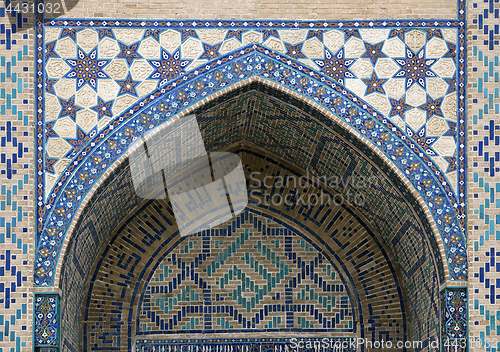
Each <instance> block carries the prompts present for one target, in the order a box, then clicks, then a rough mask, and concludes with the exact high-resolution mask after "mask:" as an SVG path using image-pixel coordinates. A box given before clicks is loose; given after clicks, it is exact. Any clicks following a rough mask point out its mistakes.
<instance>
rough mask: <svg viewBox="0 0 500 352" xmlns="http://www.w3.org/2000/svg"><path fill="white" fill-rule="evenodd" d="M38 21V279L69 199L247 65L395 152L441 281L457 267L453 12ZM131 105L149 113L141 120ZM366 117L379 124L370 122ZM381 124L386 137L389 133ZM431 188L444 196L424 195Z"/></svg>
mask: <svg viewBox="0 0 500 352" xmlns="http://www.w3.org/2000/svg"><path fill="white" fill-rule="evenodd" d="M200 26H201V27H203V29H199V28H200ZM241 28H244V29H241ZM291 28H293V29H291ZM37 30H38V32H39V33H40V34H42V33H43V36H41V38H42V39H39V41H38V43H39V48H40V50H39V51H38V55H39V56H40V57H42V58H43V55H42V54H41V52H44V53H45V54H44V57H45V61H44V65H45V66H43V65H38V66H39V67H40V68H41V66H43V70H41V71H40V74H39V75H38V80H39V83H40V86H43V87H44V89H40V90H39V96H44V98H45V99H43V103H41V104H39V107H40V108H39V110H38V112H39V113H38V121H39V127H38V130H39V131H40V134H39V138H38V143H39V145H40V146H42V147H43V153H39V158H38V169H39V171H40V172H41V173H42V174H43V175H44V178H43V179H41V180H40V182H41V183H42V184H43V185H44V187H40V188H39V189H38V220H37V222H38V235H39V236H38V243H37V244H38V250H37V260H36V264H35V265H36V270H35V276H36V277H35V284H36V285H48V286H50V285H53V283H54V274H55V273H54V268H55V267H56V265H57V261H58V257H59V254H60V248H61V245H62V243H63V241H64V237H65V233H66V231H67V229H68V226H69V224H70V222H71V219H72V218H73V216H74V213H75V210H76V209H77V208H78V206H79V204H81V202H82V200H83V199H84V197H85V194H86V193H87V192H88V191H89V190H90V188H91V187H92V185H93V184H94V182H95V181H96V180H97V179H98V178H99V177H100V175H101V174H102V173H103V172H104V171H105V169H106V168H107V167H108V166H109V165H110V164H112V163H113V162H114V160H116V159H117V158H118V157H119V156H120V155H121V154H123V152H125V150H126V147H127V145H129V144H130V143H131V142H132V141H133V140H135V138H136V137H137V136H138V135H141V134H142V133H144V131H145V130H146V129H151V128H153V127H154V126H156V125H159V124H160V123H162V122H163V121H165V119H168V118H169V117H171V116H173V115H175V113H177V112H180V111H182V110H183V109H185V108H187V107H189V106H191V105H193V104H195V103H196V102H197V101H199V100H201V99H203V98H204V97H206V96H210V95H211V94H213V93H216V92H217V91H219V90H221V89H224V88H225V87H229V86H231V85H233V84H235V83H237V82H239V81H241V80H243V79H247V78H249V77H252V76H259V77H262V78H264V79H266V80H268V81H271V82H272V81H274V82H278V83H279V84H281V85H283V86H285V87H287V88H289V89H291V90H292V91H295V92H297V93H299V94H301V95H303V96H305V97H307V98H309V99H311V100H313V101H315V102H317V103H318V104H320V105H321V106H323V107H325V108H327V109H328V110H331V111H333V112H334V113H335V114H336V115H337V116H339V117H340V118H341V119H343V120H344V121H345V122H347V123H348V124H349V125H351V126H352V127H353V128H355V129H356V130H358V132H359V133H360V135H365V136H366V137H367V138H368V139H369V140H370V141H371V143H372V145H373V147H375V148H379V149H380V150H381V151H383V152H384V153H385V154H386V156H387V157H388V158H390V159H392V161H393V162H394V164H395V165H397V166H398V168H399V169H400V170H401V172H402V173H403V174H405V175H406V177H408V178H409V179H410V180H411V182H412V183H413V185H414V187H415V188H416V189H417V191H418V192H419V193H420V194H421V195H422V197H423V198H424V199H425V201H426V203H427V204H428V206H429V208H430V209H431V211H432V214H433V217H434V219H435V222H436V223H437V224H438V228H439V231H440V233H441V237H442V240H443V242H444V246H445V252H446V255H447V260H448V266H449V272H450V274H449V275H450V279H452V280H466V279H467V258H466V254H465V239H464V235H463V232H462V229H463V226H464V220H465V217H464V205H465V203H464V189H465V183H464V180H465V178H464V177H465V176H464V171H465V170H464V163H463V161H464V158H463V156H464V142H463V138H464V133H463V128H464V124H463V112H464V108H463V104H464V103H463V97H464V95H463V78H464V77H463V73H464V72H463V67H464V62H465V61H464V50H463V48H464V47H463V45H464V36H463V31H464V23H463V22H460V21H449V22H446V21H422V22H411V21H405V22H392V21H388V22H379V21H377V22H368V21H364V22H291V21H288V22H276V23H272V22H263V23H260V22H244V23H242V22H228V21H223V22H206V23H196V22H195V21H188V22H185V23H184V22H181V21H172V22H167V21H161V22H150V21H127V22H125V21H116V22H106V21H98V20H95V21H85V20H81V21H79V20H53V21H50V22H46V23H45V25H44V26H42V27H40V28H38V29H37ZM457 48H458V50H457ZM457 80H458V81H459V82H460V83H457ZM457 95H459V96H458V97H457ZM158 98H160V99H158ZM335 99H341V100H338V101H337V100H335ZM160 100H161V101H160ZM334 100H335V101H337V103H339V104H337V103H334ZM335 104H337V105H335ZM457 104H458V105H457ZM334 106H337V107H340V106H342V107H343V108H342V109H337V108H334ZM457 106H459V108H458V109H459V112H460V113H459V114H458V115H457V113H456V110H457ZM337 110H338V111H337ZM110 111H111V112H110ZM139 111H141V112H140V113H139ZM139 114H152V115H153V118H152V119H151V120H152V121H151V123H152V124H151V123H150V122H148V121H146V120H145V121H139V120H137V116H139ZM372 117H373V119H372ZM457 119H458V120H457ZM367 120H370V121H367ZM372 121H374V122H372ZM365 123H366V124H367V125H366V126H372V123H374V125H373V126H376V129H374V130H373V131H370V132H367V129H366V128H365ZM144 124H145V125H144ZM371 128H372V127H369V128H368V129H371ZM122 129H123V131H122ZM141 131H142V132H141ZM459 131H460V132H459ZM124 133H125V135H130V136H132V139H130V138H128V140H126V139H123V138H122V137H120V136H122V135H123V134H124ZM382 133H389V135H390V136H391V137H390V138H389V140H388V141H387V142H388V143H386V142H382V140H381V138H380V136H381V134H382ZM102 142H105V144H103V143H102ZM457 142H458V146H457ZM117 143H119V144H117ZM116 146H119V148H115V147H116ZM401 148H403V149H401ZM104 149H106V150H104ZM395 151H397V153H395ZM457 153H458V154H459V155H461V157H460V160H461V161H460V162H459V163H458V164H457ZM105 159H106V160H107V161H106V162H105V163H103V162H101V161H102V160H105ZM399 159H401V160H399ZM403 159H404V160H403ZM96 160H101V161H98V162H96ZM412 162H413V164H412ZM415 163H418V165H419V166H418V167H416V166H415V165H416V164H415ZM410 165H413V166H411V167H410ZM457 165H458V166H460V167H458V166H457ZM458 179H460V181H458ZM457 183H459V186H460V187H461V188H460V192H458V195H457ZM68 192H69V193H68ZM68 197H69V198H68ZM436 197H443V199H445V201H444V202H443V205H439V206H437V205H436V204H434V202H435V198H436ZM70 198H71V199H70Z"/></svg>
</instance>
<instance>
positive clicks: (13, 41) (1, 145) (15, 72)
mask: <svg viewBox="0 0 500 352" xmlns="http://www.w3.org/2000/svg"><path fill="white" fill-rule="evenodd" d="M7 3H9V1H6V3H5V5H7ZM3 7H4V2H2V1H0V350H2V351H4V352H7V351H16V352H17V351H28V350H30V351H31V347H32V345H31V344H32V337H31V336H32V333H33V332H32V326H33V298H32V293H31V287H32V279H31V276H32V270H33V269H32V268H33V262H32V258H33V247H34V245H33V243H34V234H33V224H34V223H33V214H34V213H33V212H34V203H33V200H32V196H33V190H34V174H35V171H34V168H33V167H34V165H33V164H32V163H33V155H34V154H33V149H34V147H33V146H34V141H33V123H34V122H33V117H34V114H33V106H32V102H33V96H34V93H33V70H32V67H33V49H34V46H33V44H34V43H33V40H32V38H33V32H32V31H30V30H28V29H26V28H27V27H28V26H32V25H33V16H32V15H31V14H20V15H19V16H17V17H15V18H14V17H12V16H11V14H10V13H9V12H7V11H5V9H4V8H3ZM30 69H31V72H30Z"/></svg>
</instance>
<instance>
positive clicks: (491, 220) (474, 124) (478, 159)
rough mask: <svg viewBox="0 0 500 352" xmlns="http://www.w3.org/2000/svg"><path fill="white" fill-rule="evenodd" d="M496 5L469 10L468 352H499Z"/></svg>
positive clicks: (499, 29)
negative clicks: (469, 344)
mask: <svg viewBox="0 0 500 352" xmlns="http://www.w3.org/2000/svg"><path fill="white" fill-rule="evenodd" d="M499 13H500V2H499V1H498V0H488V1H473V2H471V3H470V4H469V17H468V20H469V25H470V26H471V30H470V33H469V38H471V39H472V45H471V46H470V47H469V52H468V53H469V57H470V60H471V65H470V66H471V67H470V68H469V70H471V71H469V76H470V78H469V91H470V96H471V98H469V104H470V108H469V109H470V110H469V114H468V117H469V119H468V122H469V164H468V166H469V179H470V181H469V187H470V188H469V189H470V191H469V211H468V213H469V215H468V222H469V226H468V227H469V234H470V235H469V236H470V240H469V246H470V251H471V254H470V258H471V275H470V276H471V283H470V285H469V294H470V298H471V299H470V301H469V309H470V325H471V326H470V331H471V335H470V340H471V350H473V351H492V352H497V351H499V350H500V342H499V339H500V305H499V302H500V279H499V278H500V118H499V116H500V115H499V114H500V102H499V97H500V93H499V92H500V85H499V82H500V63H499V61H500V43H499V33H500V14H499Z"/></svg>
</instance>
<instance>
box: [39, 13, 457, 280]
mask: <svg viewBox="0 0 500 352" xmlns="http://www.w3.org/2000/svg"><path fill="white" fill-rule="evenodd" d="M131 23H132V22H131ZM132 24H133V23H132ZM450 26H451V23H450ZM374 30H375V29H374ZM61 33H62V32H61ZM217 33H218V32H217ZM60 35H62V34H60ZM75 35H76V34H75ZM176 50H177V49H176ZM339 50H340V49H339ZM181 51H182V50H181ZM253 51H256V53H258V54H257V55H256V56H255V58H254V57H253V55H251V53H252V52H253ZM176 53H177V54H178V52H177V51H176ZM177 54H172V55H173V56H168V57H167V56H165V57H164V61H165V62H164V63H165V65H166V66H165V67H169V66H168V65H169V64H168V60H178V62H179V65H180V66H182V62H181V61H183V60H184V59H182V58H181V57H180V56H179V55H177ZM248 54H250V56H249V57H248V58H247V59H246V60H242V61H241V63H236V62H235V63H234V64H229V65H226V67H225V68H218V69H217V70H214V71H212V72H211V73H210V74H209V75H208V76H206V78H203V77H202V76H203V74H204V72H206V71H207V70H208V71H210V70H211V69H212V68H215V67H218V66H219V63H220V64H223V63H224V62H232V61H234V60H235V59H237V58H239V57H242V58H243V57H244V56H245V55H248ZM176 55H177V56H176ZM266 56H269V57H270V58H272V59H273V60H271V61H268V58H266ZM176 57H177V59H175V58H176ZM217 59H218V60H217V62H215V61H211V63H210V64H206V65H201V66H199V67H198V68H197V69H196V70H194V71H190V73H186V75H183V78H179V79H177V81H176V82H174V83H171V84H170V85H169V86H168V87H166V88H165V89H161V90H159V91H156V93H154V94H152V95H151V96H149V97H145V98H143V101H141V102H140V103H139V104H138V105H137V106H136V107H134V108H133V109H132V110H130V111H129V112H125V113H124V115H123V121H125V120H127V119H128V118H129V117H132V116H133V114H134V113H135V112H137V111H138V110H139V109H140V108H141V104H144V106H146V105H147V104H148V102H149V101H151V100H152V99H154V96H155V94H156V95H157V96H161V95H163V94H164V93H165V92H166V91H167V90H174V91H172V92H171V93H173V95H171V96H170V97H169V98H164V100H163V101H162V102H160V103H159V105H158V106H156V107H155V108H153V109H154V111H156V110H158V111H159V112H161V115H160V114H158V113H153V110H149V111H150V112H151V116H152V117H151V116H149V117H145V116H144V115H149V113H146V114H142V115H141V116H142V117H141V118H143V120H144V121H137V120H135V121H134V122H132V120H130V121H131V124H130V125H129V126H126V127H125V126H122V127H120V128H123V129H124V130H123V131H122V132H119V131H120V130H119V129H116V128H115V125H116V126H119V125H122V124H121V121H120V119H122V117H120V119H118V120H117V121H115V122H116V123H115V122H113V124H112V125H109V126H107V127H104V129H103V130H101V132H100V134H99V136H98V135H97V132H96V134H95V136H96V137H95V139H94V141H95V142H92V144H93V145H94V146H97V145H101V149H102V147H104V146H103V145H102V144H99V143H101V141H102V140H103V139H107V138H109V137H105V136H107V135H109V134H110V132H111V134H116V133H124V134H125V135H126V136H127V135H128V136H136V135H138V134H139V135H140V134H142V133H143V131H145V130H146V129H145V127H144V126H149V128H151V123H153V124H159V123H161V122H163V121H164V119H165V118H168V116H172V115H173V114H175V112H176V111H179V110H181V109H183V108H185V107H187V106H189V105H191V104H192V103H194V102H195V101H196V100H197V99H200V98H202V97H203V96H205V95H207V93H209V92H214V91H217V90H218V89H221V88H222V87H224V86H226V85H229V84H231V82H235V81H238V80H241V79H243V78H245V77H249V76H254V75H258V74H261V75H262V76H263V77H266V78H267V79H271V80H274V79H276V81H277V82H279V83H280V84H282V85H284V86H287V85H288V86H290V87H291V88H292V89H294V90H295V91H298V92H300V93H301V94H304V95H306V96H307V95H311V96H312V97H313V98H315V99H316V101H318V102H319V103H322V104H324V105H325V106H326V107H328V108H329V109H331V108H332V107H334V106H335V105H336V103H334V101H336V100H335V99H332V100H330V98H326V97H325V94H329V95H331V94H332V93H331V91H329V89H330V88H334V90H337V91H338V93H343V94H345V95H346V96H347V97H352V99H353V100H355V101H358V99H357V98H356V97H355V96H353V95H351V93H347V91H346V90H345V89H343V88H342V86H337V84H336V83H331V82H333V81H331V82H330V83H329V84H331V86H328V85H326V86H325V85H323V84H321V83H316V82H315V81H314V79H315V78H318V79H319V80H324V81H325V82H327V81H326V80H325V78H324V77H323V76H321V75H319V74H317V73H315V72H314V70H311V69H309V68H307V67H306V66H301V65H300V62H299V64H293V65H292V61H291V59H285V58H282V57H281V55H280V54H276V53H275V52H270V51H268V50H267V49H265V48H264V47H260V46H256V45H254V46H247V47H245V48H244V49H243V50H240V51H236V52H234V54H233V55H226V56H225V57H222V56H221V57H220V58H217ZM82 60H84V61H85V60H86V59H85V58H84V57H83V56H82ZM123 60H125V59H123ZM179 60H180V61H179ZM328 60H330V61H332V60H331V59H328ZM333 61H334V60H333ZM266 62H268V63H267V64H266ZM325 62H326V61H325ZM287 65H292V67H293V66H295V67H296V68H298V70H294V69H292V68H287ZM180 66H179V67H180ZM162 67H163V66H162ZM250 67H251V69H250ZM244 68H246V70H245V69H244ZM276 69H278V71H276ZM172 70H174V68H172ZM234 70H236V71H234ZM274 71H276V72H274ZM301 71H302V72H303V73H302V74H301V73H300V72H301ZM169 72H170V71H169ZM225 72H227V74H226V73H225ZM229 72H238V74H232V73H229ZM273 72H274V73H273ZM398 72H399V71H398ZM155 74H156V73H155ZM304 74H306V75H308V76H310V78H308V77H306V76H304ZM195 76H197V77H198V80H197V81H196V83H192V84H191V85H189V83H186V84H188V85H189V87H188V88H186V89H184V90H182V91H181V90H177V88H173V87H177V86H178V85H179V84H184V83H183V82H184V81H186V80H187V81H188V82H189V80H188V79H187V78H188V77H195ZM164 79H167V81H168V79H169V78H168V77H166V78H164ZM207 79H208V80H207ZM338 79H339V78H337V80H338ZM89 82H90V81H89ZM405 82H406V81H405ZM408 82H411V81H410V78H409V80H408ZM75 84H77V83H75ZM89 84H90V85H92V84H91V83H89ZM421 84H425V85H426V83H425V82H423V81H422V82H421ZM82 85H85V84H83V83H82ZM415 85H418V83H415V82H414V83H413V85H412V87H413V86H415ZM82 87H83V86H82ZM306 87H309V88H307V89H306ZM415 87H416V86H415ZM197 88H198V89H197ZM82 89H83V88H82ZM89 89H90V88H89ZM410 89H411V88H410ZM162 92H163V93H162ZM334 97H335V95H334ZM68 99H69V98H68ZM342 99H344V98H342ZM337 103H339V104H338V105H337V107H336V108H333V111H335V113H336V114H337V115H339V116H340V117H341V118H343V119H344V120H345V121H347V122H348V123H350V124H351V125H352V126H353V127H355V128H356V129H357V130H361V131H360V133H362V134H365V135H366V136H367V137H369V139H371V140H372V141H374V143H375V144H377V145H379V146H380V147H381V149H383V150H384V152H386V153H388V154H387V155H388V156H390V158H391V159H393V160H394V161H395V164H397V165H399V166H400V167H401V168H403V170H404V173H405V174H407V175H409V178H410V180H412V182H414V184H415V186H416V188H417V189H418V190H419V191H420V192H421V193H422V196H423V197H424V198H426V200H428V203H429V206H430V207H431V209H432V210H433V215H434V217H435V219H436V221H437V223H438V225H439V227H440V230H441V233H442V235H443V237H444V242H445V246H446V248H447V251H446V253H447V256H448V257H449V258H448V264H449V265H451V266H452V268H451V270H450V277H451V278H452V279H459V280H463V279H465V278H466V277H467V276H466V275H467V273H466V266H467V262H466V256H465V243H464V241H463V237H462V234H461V228H460V226H461V223H463V222H462V220H463V217H461V215H460V216H459V219H460V220H459V219H457V217H456V215H455V210H457V211H458V212H459V213H460V212H462V211H463V209H462V208H461V205H460V204H462V203H460V204H459V203H456V202H457V201H458V200H457V199H456V198H455V196H454V195H453V194H454V193H453V190H452V188H450V186H449V185H448V182H447V180H446V178H445V177H443V175H442V172H441V171H439V170H438V169H437V168H436V167H435V166H434V163H433V161H432V159H431V158H430V157H427V156H425V155H427V154H425V152H424V150H423V149H422V148H421V147H422V146H420V145H419V144H418V143H416V142H415V141H416V140H417V139H418V138H417V137H416V136H417V135H415V138H412V139H407V138H406V137H405V136H402V135H401V134H399V136H400V137H398V136H396V137H395V140H394V141H396V140H399V138H401V140H402V141H401V142H402V145H401V146H400V147H398V146H397V143H396V145H393V144H392V141H391V142H390V143H386V142H384V141H383V138H380V135H379V133H378V132H380V133H387V132H388V133H389V135H391V134H392V133H393V132H395V133H396V135H398V131H399V130H398V129H397V127H396V125H395V124H392V123H391V122H388V121H387V119H386V118H384V117H382V116H379V115H377V113H376V112H375V111H374V110H371V107H369V106H368V105H363V104H357V103H352V104H354V105H351V103H345V104H344V100H341V101H338V102H337ZM429 106H435V105H432V104H431V105H429ZM354 107H355V109H353V108H354ZM363 108H364V109H366V111H367V112H366V113H364V112H363V110H362V109H363ZM70 110H71V111H74V108H73V107H71V109H70ZM360 111H361V112H360ZM358 113H359V116H360V117H362V118H363V119H361V118H359V119H357V118H356V119H353V118H352V117H353V116H358ZM351 114H354V115H353V116H351ZM369 114H374V115H375V116H376V117H377V119H378V118H380V123H381V125H379V122H378V121H377V120H376V119H371V118H370V117H368V116H369ZM156 115H157V116H156ZM429 117H430V116H429ZM384 123H386V124H389V125H390V127H391V128H390V129H389V130H383V132H382V129H383V127H382V125H383V124H384ZM372 126H373V127H372ZM375 126H377V127H376V129H373V130H372V128H374V127H375ZM379 126H380V127H379ZM378 129H380V131H378ZM368 130H372V132H371V133H368V132H367V131H368ZM101 136H102V137H101ZM82 138H83V137H82ZM132 138H133V137H132ZM90 140H91V137H85V138H84V139H82V142H79V143H80V144H79V145H81V146H82V148H83V144H81V143H84V144H85V143H87V142H89V141H90ZM127 140H128V142H127ZM375 140H376V141H375ZM403 140H404V141H403ZM117 142H118V141H111V140H109V142H108V145H109V146H111V147H112V148H111V149H114V148H115V146H120V148H118V149H116V150H110V151H111V152H112V153H113V154H110V153H107V152H105V153H104V154H105V155H113V156H114V155H116V154H115V153H121V152H123V150H124V149H122V147H126V145H127V143H130V142H131V140H130V138H127V139H123V138H120V139H119V144H117ZM122 143H125V145H124V144H122ZM389 144H390V145H389ZM405 144H406V145H408V147H410V148H411V149H413V150H414V152H417V151H418V153H417V154H415V157H416V159H415V162H417V161H416V160H421V164H419V165H420V166H421V167H422V168H420V167H419V168H415V170H413V169H412V168H411V167H409V166H408V165H409V164H408V160H407V159H406V157H407V156H410V155H411V154H410V153H411V152H410V151H409V150H408V152H405V150H406V149H401V148H405V147H403V145H405ZM92 149H94V150H95V151H94V154H95V155H93V157H92V158H93V161H92V163H91V164H89V165H88V166H90V167H87V168H86V169H85V167H83V168H81V167H82V166H79V167H77V166H78V165H81V164H80V163H79V161H80V160H83V159H84V158H88V157H87V153H88V152H90V151H91V150H92ZM97 149H98V148H94V147H92V146H87V147H85V148H84V149H81V150H80V152H79V154H78V156H77V157H76V159H75V161H74V162H73V163H72V164H71V166H70V167H69V168H70V170H72V171H71V172H73V170H75V169H77V168H80V170H81V171H79V174H78V175H79V176H80V179H81V180H80V181H83V183H86V185H78V188H79V190H78V192H77V193H78V194H82V195H83V194H85V193H86V190H87V189H88V187H89V185H90V184H92V183H93V182H94V181H93V179H95V178H97V177H99V176H100V174H101V173H102V171H103V169H104V168H105V167H106V166H107V165H109V164H108V163H105V164H104V166H102V165H100V164H99V163H100V162H97V166H96V165H95V164H96V161H97V160H102V156H101V154H102V151H100V152H98V151H97ZM389 149H390V150H391V151H389ZM395 151H396V152H395ZM394 154H395V155H394ZM99 158H100V159H99ZM108 159H109V158H108ZM112 159H114V157H112ZM398 159H405V160H401V162H398V161H397V160H398ZM411 159H412V157H411ZM89 161H90V160H89ZM110 161H111V160H110ZM91 165H92V166H91ZM427 168H429V170H428V171H427V170H426V169H427ZM87 170H94V171H93V172H94V174H90V173H89V172H88V171H87ZM461 170H462V171H460V170H459V172H463V169H461ZM413 173H415V174H417V175H416V176H415V178H414V177H413V176H412V174H413ZM422 176H424V177H432V179H422ZM71 177H72V176H71V175H70V174H69V173H68V174H66V173H65V174H64V175H63V176H62V177H61V179H60V181H59V182H58V183H57V185H56V187H55V188H54V191H53V192H54V193H52V194H51V195H50V197H49V199H48V204H47V207H45V206H43V207H42V208H43V209H42V208H39V209H40V211H41V213H40V214H41V215H43V217H42V218H40V219H39V220H40V221H39V231H42V230H43V231H44V233H45V231H46V230H47V229H49V230H50V231H51V232H52V233H54V234H55V233H59V234H61V233H62V235H61V236H58V237H56V238H54V241H55V245H50V246H47V243H48V242H47V239H48V238H49V237H47V236H45V235H42V238H41V241H40V243H39V247H40V250H39V253H40V251H41V252H42V253H44V254H45V256H46V257H48V258H49V259H46V260H43V259H42V258H41V257H39V260H38V261H37V264H36V265H37V271H36V276H38V278H36V283H37V284H40V285H47V284H49V285H50V283H51V281H52V279H51V277H52V276H53V267H54V265H55V262H56V260H57V255H58V251H59V247H60V243H61V237H63V236H64V233H65V231H66V228H67V226H68V220H67V219H69V218H71V217H72V215H73V214H74V209H75V204H74V203H73V201H76V202H77V203H79V202H80V199H81V198H82V196H80V195H78V196H77V197H76V199H74V200H73V201H71V202H69V203H70V204H71V206H72V208H70V207H65V208H64V209H54V210H52V209H53V204H54V202H55V201H56V199H58V194H59V195H60V200H58V201H57V202H60V204H68V202H67V200H68V199H67V197H66V196H65V194H64V193H62V188H66V187H68V186H69V185H70V184H69V183H67V180H68V179H69V178H71ZM434 178H437V180H435V179H434ZM438 180H439V181H438ZM80 181H78V180H77V179H74V178H73V181H71V182H72V183H73V184H74V183H75V182H80ZM423 181H425V182H423ZM434 182H435V183H434ZM66 185H67V186H66ZM72 186H73V187H74V186H76V185H72ZM70 187H71V186H70ZM427 187H430V188H431V189H435V190H436V192H437V193H439V194H434V193H433V192H424V189H425V188H427ZM69 192H71V193H73V192H75V190H69ZM440 192H442V194H441V193H440ZM461 194H462V193H461ZM436 196H437V197H439V198H440V199H441V198H443V199H444V200H445V201H444V203H443V204H444V206H443V207H442V208H441V207H440V208H439V209H438V208H436V207H435V206H434V198H435V197H436ZM430 197H432V200H431V198H430ZM431 205H432V206H431ZM460 209H462V210H460ZM443 210H445V212H443ZM438 211H439V213H438ZM54 212H55V213H58V216H59V215H60V217H61V219H58V216H55V215H54V216H53V217H52V215H51V214H54ZM63 215H64V216H63ZM44 219H47V220H48V221H49V222H45V230H44V229H43V228H44ZM59 223H60V225H59ZM448 224H449V225H448ZM53 225H56V226H55V227H54V226H53ZM452 248H454V249H452ZM455 257H457V258H458V259H454V258H455ZM45 262H47V263H48V265H45V264H44V263H45Z"/></svg>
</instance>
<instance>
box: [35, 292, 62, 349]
mask: <svg viewBox="0 0 500 352" xmlns="http://www.w3.org/2000/svg"><path fill="white" fill-rule="evenodd" d="M34 316H35V330H34V334H35V346H37V347H39V348H40V347H41V350H42V351H43V350H44V349H45V347H49V346H56V347H57V346H58V345H59V334H60V332H59V296H58V295H54V294H52V295H36V297H35V310H34ZM48 350H51V349H50V348H48Z"/></svg>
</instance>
